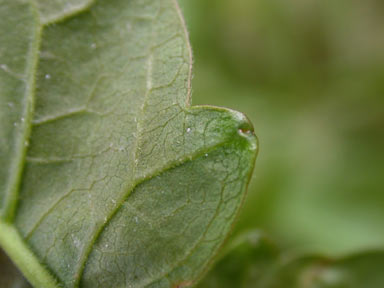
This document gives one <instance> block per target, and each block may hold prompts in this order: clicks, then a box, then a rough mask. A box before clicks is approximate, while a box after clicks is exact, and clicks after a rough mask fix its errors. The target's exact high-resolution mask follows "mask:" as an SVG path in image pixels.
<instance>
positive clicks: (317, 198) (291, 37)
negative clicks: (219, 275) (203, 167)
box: [179, 0, 384, 255]
mask: <svg viewBox="0 0 384 288" xmlns="http://www.w3.org/2000/svg"><path fill="white" fill-rule="evenodd" d="M179 2H180V5H181V7H182V9H183V12H184V15H185V18H186V22H187V26H188V29H189V31H190V38H191V42H192V48H193V51H194V59H195V64H194V75H195V76H194V79H193V104H194V105H197V104H212V105H218V106H226V107H229V108H232V109H236V110H239V111H242V112H244V113H245V114H247V115H248V117H249V118H250V119H251V121H252V122H253V124H254V127H255V132H256V134H257V135H258V137H259V140H260V153H259V157H258V159H257V161H256V168H255V172H254V176H253V179H252V182H251V186H250V189H249V193H248V198H247V201H246V203H245V207H244V209H243V211H242V214H241V216H240V218H239V221H238V223H237V225H236V228H235V234H234V235H236V233H239V232H241V231H244V230H248V229H251V228H260V229H263V230H264V231H266V232H267V233H269V234H270V235H271V237H272V238H274V239H275V240H276V241H277V242H278V244H279V245H280V246H282V247H284V248H285V249H286V250H287V251H291V252H306V251H316V252H322V253H327V254H331V255H340V254H344V253H349V252H352V251H358V250H366V249H370V248H378V247H384V225H383V222H384V151H383V150H384V29H383V28H384V1H382V0H365V1H361V0H338V1H334V0H291V1H286V0H179Z"/></svg>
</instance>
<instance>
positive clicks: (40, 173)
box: [0, 0, 257, 287]
mask: <svg viewBox="0 0 384 288" xmlns="http://www.w3.org/2000/svg"><path fill="white" fill-rule="evenodd" d="M0 31H1V34H0V35H1V39H0V41H1V46H0V65H1V66H0V153H1V154H0V157H1V158H0V214H1V219H2V220H0V230H1V229H2V230H1V231H0V244H2V246H3V247H4V248H5V250H6V252H7V254H9V255H10V256H11V258H12V259H13V260H14V261H15V262H16V264H18V266H19V268H20V269H21V270H22V271H23V273H24V274H25V275H26V276H27V278H28V279H29V280H30V281H31V283H32V284H34V285H35V286H38V287H61V286H63V287H178V286H182V285H184V286H187V285H191V284H193V283H195V282H196V280H197V279H198V278H199V277H200V275H201V274H202V273H203V271H204V270H205V269H206V268H207V266H208V265H209V263H210V262H211V259H212V257H213V256H214V255H215V254H216V253H217V251H218V249H219V248H220V246H221V245H222V243H223V240H224V239H225V237H226V235H227V234H228V232H229V231H230V228H231V225H232V223H233V221H234V218H235V216H236V214H237V212H238V210H239V207H240V206H241V203H242V201H243V198H244V195H245V190H246V186H247V183H248V181H249V178H250V175H251V172H252V167H253V163H254V159H255V156H256V152H257V142H256V138H255V136H254V134H253V132H252V127H251V124H250V123H249V122H248V120H247V119H246V118H245V117H244V116H243V115H242V114H240V113H238V112H235V111H232V110H228V109H223V108H216V107H197V106H196V107H190V93H191V87H190V82H191V65H192V60H191V51H190V47H189V43H188V39H187V38H188V37H187V33H186V30H185V25H184V23H183V19H182V16H181V13H180V10H179V8H178V6H177V3H176V1H175V0H157V1H153V0H151V1H149V0H148V1H143V0H131V1H127V0H102V1H85V0H84V1H63V0H56V1H47V0H39V1H26V0H25V1H24V0H14V1H7V0H0ZM1 227H3V228H1ZM12 231H13V232H12ZM19 238H20V241H19V240H18V239H19ZM10 239H13V240H10ZM19 242H20V243H21V244H17V243H19ZM15 243H16V244H15ZM24 244H25V246H23V245H24ZM17 245H19V246H20V247H18V246H17ZM21 246H23V248H21ZM23 249H24V250H23ZM17 251H26V252H25V254H26V255H28V259H31V262H28V263H29V264H28V263H26V262H25V261H24V260H23V257H22V256H20V253H19V252H17ZM34 257H36V259H35V260H36V261H35V260H34ZM34 261H35V262H34ZM32 262H33V263H34V264H33V265H32V264H30V263H32ZM37 266H39V267H37ZM35 270H36V271H40V272H41V273H40V272H39V273H40V274H39V273H37V272H36V273H35ZM46 272H48V273H47V275H49V276H46V277H45V276H41V277H38V276H34V275H45V273H46ZM44 277H45V279H41V278H44ZM50 277H51V278H50ZM52 279H53V280H52ZM56 281H57V282H56ZM57 283H58V284H57Z"/></svg>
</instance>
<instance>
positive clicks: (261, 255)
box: [198, 232, 384, 288]
mask: <svg viewBox="0 0 384 288" xmlns="http://www.w3.org/2000/svg"><path fill="white" fill-rule="evenodd" d="M228 248H229V249H228V250H227V251H225V253H224V256H223V257H222V258H221V259H220V260H219V261H218V262H217V264H216V265H215V266H214V268H213V269H212V270H211V271H210V272H209V273H208V274H207V275H206V277H205V278H204V279H203V281H202V282H201V283H200V285H199V287H198V288H227V287H228V288H230V287H231V288H232V287H237V288H381V287H384V274H383V273H382V270H383V267H384V251H383V250H377V251H370V252H361V253H357V254H353V255H351V256H347V257H341V258H338V259H337V258H336V259H335V258H330V257H324V256H318V255H313V254H312V255H307V256H299V257H294V258H292V257H291V258H287V257H286V255H285V254H284V253H281V252H280V251H279V250H278V249H277V248H276V246H275V245H274V244H273V243H271V241H270V240H268V238H267V237H265V236H264V235H263V234H261V233H258V232H250V233H246V234H242V235H241V236H239V237H238V238H237V239H236V240H234V242H233V243H231V245H229V247H228Z"/></svg>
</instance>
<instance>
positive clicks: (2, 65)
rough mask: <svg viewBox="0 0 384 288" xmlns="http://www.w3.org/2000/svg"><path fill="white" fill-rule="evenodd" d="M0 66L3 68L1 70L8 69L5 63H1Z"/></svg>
mask: <svg viewBox="0 0 384 288" xmlns="http://www.w3.org/2000/svg"><path fill="white" fill-rule="evenodd" d="M0 68H1V69H3V70H8V66H7V65H5V64H1V65H0Z"/></svg>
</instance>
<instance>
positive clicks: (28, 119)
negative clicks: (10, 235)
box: [3, 1, 42, 223]
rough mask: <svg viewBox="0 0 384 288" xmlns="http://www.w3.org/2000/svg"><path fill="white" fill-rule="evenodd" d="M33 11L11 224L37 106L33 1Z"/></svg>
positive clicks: (37, 35) (9, 192) (10, 196)
mask: <svg viewBox="0 0 384 288" xmlns="http://www.w3.org/2000/svg"><path fill="white" fill-rule="evenodd" d="M30 3H31V10H32V11H33V14H34V16H35V21H36V27H35V30H34V32H33V33H34V35H33V36H32V37H31V39H32V41H31V43H30V47H29V50H28V54H27V65H26V69H25V76H24V77H25V78H24V81H25V92H24V98H23V110H22V115H21V119H22V120H21V122H20V127H21V128H20V132H19V134H18V136H19V137H17V139H16V141H15V147H16V149H15V155H14V158H13V159H14V160H13V161H12V163H11V168H10V171H11V172H10V177H9V180H8V185H7V188H6V192H5V199H4V215H3V218H4V219H5V221H7V222H9V223H11V222H12V221H13V219H14V217H15V212H16V207H17V204H18V194H19V189H20V184H21V178H22V174H23V170H24V166H25V157H26V153H27V149H28V145H27V144H28V140H29V137H30V134H31V127H32V118H33V112H34V104H35V86H36V79H35V77H36V70H37V66H38V57H39V49H40V42H41V34H42V26H41V24H40V22H39V17H38V11H37V9H36V7H35V5H34V3H33V2H32V1H30Z"/></svg>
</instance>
